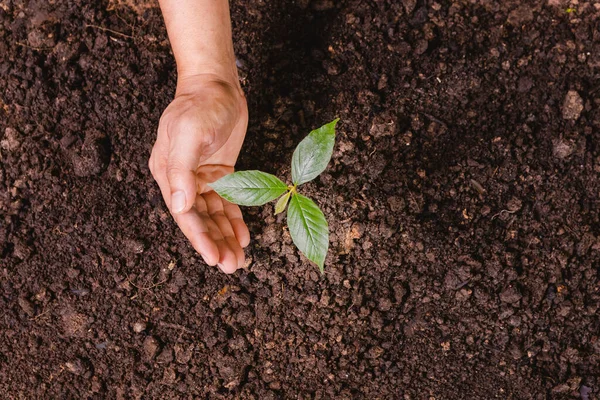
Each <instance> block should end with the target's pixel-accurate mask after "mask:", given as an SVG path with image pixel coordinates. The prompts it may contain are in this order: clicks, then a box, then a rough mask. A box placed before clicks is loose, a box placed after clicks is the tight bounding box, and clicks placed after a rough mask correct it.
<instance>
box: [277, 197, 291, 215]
mask: <svg viewBox="0 0 600 400" xmlns="http://www.w3.org/2000/svg"><path fill="white" fill-rule="evenodd" d="M291 194H292V192H287V193H286V194H284V195H283V196H281V197H280V198H279V200H277V203H275V215H277V214H279V213H282V212H284V211H285V206H287V203H288V200H289V199H290V195H291Z"/></svg>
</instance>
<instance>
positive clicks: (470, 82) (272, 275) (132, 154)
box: [0, 0, 600, 400]
mask: <svg viewBox="0 0 600 400" xmlns="http://www.w3.org/2000/svg"><path fill="white" fill-rule="evenodd" d="M232 12H233V24H234V36H235V46H236V52H237V55H238V64H239V67H240V72H241V81H242V84H243V87H244V90H245V91H246V94H247V97H248V102H249V108H250V116H251V117H250V118H251V121H250V126H249V130H248V136H247V140H246V143H245V146H244V149H243V151H242V155H241V158H240V160H239V165H238V168H240V169H250V168H260V169H261V170H264V171H269V172H272V173H275V174H278V175H283V176H289V167H288V165H289V161H290V158H291V153H292V151H293V148H294V147H295V145H296V144H297V143H298V142H299V141H300V140H301V138H303V137H304V136H305V135H306V134H307V133H308V132H309V131H310V129H312V128H314V127H317V126H320V125H321V124H323V123H325V122H328V121H330V120H332V119H333V118H334V117H340V118H341V122H340V124H339V125H338V127H339V135H338V140H337V145H336V150H335V153H334V157H333V161H332V162H331V164H330V167H329V169H328V170H327V172H326V173H324V174H323V175H322V176H321V177H320V178H319V179H317V180H316V181H315V182H313V183H310V184H308V185H307V186H306V187H305V193H306V194H308V195H310V196H312V197H314V198H315V199H316V201H317V203H319V204H320V205H321V206H322V207H323V210H324V212H325V214H326V216H327V217H328V219H329V221H330V225H331V248H330V251H329V255H328V257H327V261H326V271H325V274H324V275H322V276H321V275H320V274H319V272H318V269H317V268H316V267H315V266H314V265H311V264H310V263H309V262H307V260H306V259H304V258H303V257H302V256H300V255H299V254H298V252H297V251H296V250H295V248H294V247H293V245H292V243H291V239H290V237H289V233H288V231H287V229H286V227H285V218H284V217H283V216H278V217H273V216H272V214H273V210H272V207H271V206H265V207H262V208H253V209H246V210H244V211H245V216H246V219H247V222H248V224H249V226H250V230H251V232H252V235H253V240H252V243H251V246H250V248H249V249H248V251H247V254H248V257H249V259H250V260H251V262H250V265H249V267H248V269H247V270H244V271H241V272H238V273H237V274H235V275H233V276H226V275H224V274H222V273H220V272H218V271H217V270H216V269H215V268H210V267H207V266H206V265H205V264H204V263H203V261H202V260H201V258H200V257H199V256H198V255H197V254H195V252H194V251H193V249H192V247H191V246H190V245H189V244H188V243H187V242H186V240H185V238H184V237H183V235H182V234H181V233H180V232H179V231H178V229H177V227H176V226H175V224H174V223H173V221H172V219H171V217H170V215H169V214H168V212H167V210H166V208H165V205H164V204H163V202H162V199H161V196H160V192H159V190H158V186H157V185H156V184H155V182H154V181H153V180H152V177H151V175H150V173H149V170H148V168H147V159H148V156H149V153H150V149H151V147H152V144H153V142H154V136H155V131H156V127H157V123H158V120H159V117H160V115H161V112H162V110H163V109H164V108H165V107H166V106H167V105H168V104H169V101H170V100H171V98H172V96H173V93H174V85H175V79H176V77H175V69H174V61H173V57H172V55H171V53H170V49H169V44H168V40H167V37H166V32H165V29H164V26H163V22H162V19H161V16H160V11H159V10H158V9H157V8H156V5H155V4H153V3H146V2H144V1H136V2H123V1H116V0H113V1H110V2H106V1H101V2H86V1H82V0H76V1H70V2H55V1H50V2H46V1H39V0H32V1H29V2H27V1H24V0H6V1H3V2H2V3H1V4H0V57H1V58H0V74H1V75H0V76H2V79H1V80H0V101H1V104H0V216H1V218H0V262H1V268H0V274H1V278H0V283H1V291H0V293H1V295H0V310H1V311H0V391H1V393H4V395H3V398H14V399H32V398H40V399H42V398H43V399H69V398H98V399H101V398H115V399H132V398H135V399H141V398H143V399H179V398H215V399H217V398H223V399H226V398H227V399H229V398H239V399H277V398H299V399H333V398H335V399H350V398H353V399H354V398H364V399H491V398H498V399H563V398H564V399H567V398H578V397H579V398H581V399H585V400H587V399H598V398H600V339H599V337H600V315H599V307H600V221H599V219H600V211H599V205H600V202H599V194H600V145H599V144H600V111H599V107H598V106H599V105H600V7H599V6H598V4H594V2H593V1H587V0H579V1H572V2H571V3H569V2H565V1H562V0H547V1H546V0H544V1H530V2H523V1H516V0H510V1H508V0H498V1H491V0H485V1H467V0H461V1H454V2H445V1H440V0H438V1H431V0H427V1H422V0H402V1H397V0H372V1H360V0H346V1H331V0H296V1H284V0H269V1H263V0H249V1H244V2H242V1H234V2H233V4H232Z"/></svg>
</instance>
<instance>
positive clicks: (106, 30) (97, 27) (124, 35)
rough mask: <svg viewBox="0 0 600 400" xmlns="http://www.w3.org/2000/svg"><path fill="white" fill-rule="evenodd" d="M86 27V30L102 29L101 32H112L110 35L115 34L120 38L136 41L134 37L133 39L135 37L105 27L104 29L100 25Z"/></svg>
mask: <svg viewBox="0 0 600 400" xmlns="http://www.w3.org/2000/svg"><path fill="white" fill-rule="evenodd" d="M85 27H86V28H94V29H100V30H101V31H104V32H110V33H112V34H114V35H118V36H122V37H126V38H129V39H134V37H133V36H131V35H127V34H125V33H122V32H117V31H114V30H112V29H108V28H104V27H102V26H98V25H86V26H85Z"/></svg>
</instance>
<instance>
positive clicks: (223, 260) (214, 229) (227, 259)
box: [203, 214, 238, 274]
mask: <svg viewBox="0 0 600 400" xmlns="http://www.w3.org/2000/svg"><path fill="white" fill-rule="evenodd" d="M203 215H206V226H207V228H208V231H209V234H210V237H211V239H212V240H213V242H214V243H215V245H216V246H217V250H218V252H219V258H218V261H217V266H218V267H219V269H220V270H221V271H222V272H225V273H226V274H232V273H234V272H235V271H236V270H237V264H238V260H237V256H236V255H235V252H234V251H233V250H231V248H230V247H229V245H228V244H227V242H226V241H225V238H224V237H223V234H222V233H221V230H220V229H219V227H218V225H217V224H216V222H215V221H213V220H212V219H211V218H210V217H209V216H208V214H203Z"/></svg>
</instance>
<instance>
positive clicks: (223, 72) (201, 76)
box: [177, 59, 241, 92]
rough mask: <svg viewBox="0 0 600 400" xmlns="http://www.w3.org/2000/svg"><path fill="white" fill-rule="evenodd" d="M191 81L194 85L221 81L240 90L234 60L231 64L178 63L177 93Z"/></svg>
mask: <svg viewBox="0 0 600 400" xmlns="http://www.w3.org/2000/svg"><path fill="white" fill-rule="evenodd" d="M192 81H193V82H195V84H197V83H202V82H211V81H213V82H214V81H221V82H225V83H227V84H229V85H231V86H233V87H235V88H239V90H241V87H240V81H239V76H238V71H237V67H236V65H235V59H234V60H232V61H231V62H212V63H208V62H200V61H199V62H187V63H178V64H177V92H179V91H180V90H181V89H183V88H185V86H187V85H188V83H189V82H192Z"/></svg>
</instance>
